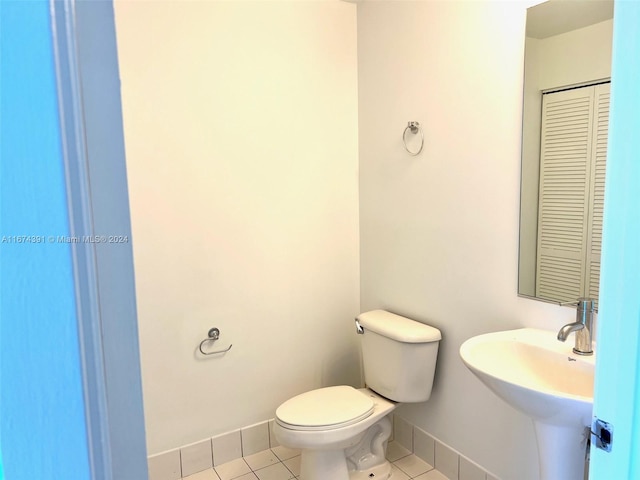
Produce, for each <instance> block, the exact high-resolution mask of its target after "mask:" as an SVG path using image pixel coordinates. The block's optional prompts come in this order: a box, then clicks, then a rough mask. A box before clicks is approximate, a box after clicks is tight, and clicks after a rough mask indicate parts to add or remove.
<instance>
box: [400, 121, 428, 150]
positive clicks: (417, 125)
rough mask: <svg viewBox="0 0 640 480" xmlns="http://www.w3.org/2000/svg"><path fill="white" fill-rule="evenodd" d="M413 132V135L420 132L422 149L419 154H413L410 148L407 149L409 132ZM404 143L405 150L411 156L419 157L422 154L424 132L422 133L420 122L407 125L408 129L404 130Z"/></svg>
mask: <svg viewBox="0 0 640 480" xmlns="http://www.w3.org/2000/svg"><path fill="white" fill-rule="evenodd" d="M409 130H411V133H413V134H414V135H415V134H417V133H418V132H420V137H421V138H420V148H419V149H418V151H417V152H412V151H411V150H409V147H407V131H409ZM402 143H404V149H405V150H406V151H407V152H409V155H412V156H414V157H415V156H416V155H418V154H419V153H420V152H422V148H423V147H424V132H423V131H422V128H421V127H420V123H418V122H409V123H408V124H407V128H405V129H404V132H403V133H402Z"/></svg>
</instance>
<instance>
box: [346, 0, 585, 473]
mask: <svg viewBox="0 0 640 480" xmlns="http://www.w3.org/2000/svg"><path fill="white" fill-rule="evenodd" d="M525 8H526V5H524V4H520V3H517V2H361V3H359V4H358V65H359V69H358V75H359V131H360V212H361V213H360V237H361V309H362V310H367V309H371V308H377V307H381V308H387V309H389V310H392V311H394V312H397V313H400V314H404V315H407V316H409V317H413V318H416V319H419V320H421V321H424V322H427V323H430V324H432V325H434V326H436V327H438V328H440V329H441V330H442V333H443V340H442V343H441V351H440V354H439V359H438V367H437V373H436V381H435V385H434V391H433V395H432V397H431V399H430V400H429V401H428V402H426V403H424V404H416V405H404V406H402V407H400V409H399V413H400V414H401V415H403V416H405V417H406V418H407V419H408V420H409V421H410V422H412V423H414V424H416V425H418V426H419V427H420V428H422V429H424V430H426V431H428V432H429V433H432V434H433V435H435V436H436V437H438V438H439V439H441V440H442V441H444V442H445V443H447V444H449V445H450V446H452V447H453V448H455V449H456V450H458V451H460V452H461V453H462V454H464V455H465V456H467V457H469V458H471V459H472V460H474V461H475V462H477V463H478V464H480V465H481V466H483V467H484V468H486V469H487V470H489V471H492V472H493V473H495V474H496V475H497V476H498V477H500V478H505V479H513V478H517V479H519V480H534V479H537V478H538V466H537V453H536V452H537V450H536V444H535V437H534V431H533V427H532V424H531V422H530V420H529V419H528V418H527V417H526V416H524V415H522V414H520V413H518V412H516V411H515V410H513V409H512V408H511V407H509V406H508V405H507V404H505V403H504V402H502V401H501V400H499V399H498V398H497V397H495V396H494V395H493V394H492V393H491V392H490V391H489V390H488V389H487V388H486V387H485V386H483V385H482V384H480V382H479V381H478V380H477V379H476V378H475V377H473V375H472V374H471V373H469V372H468V371H467V369H466V368H465V367H464V365H463V364H462V362H461V360H460V358H459V354H458V349H459V347H460V345H461V343H462V342H463V341H464V340H466V339H467V338H469V337H471V336H474V335H476V334H479V333H485V332H489V331H495V330H501V329H510V328H518V327H521V326H534V327H540V328H547V329H551V330H555V329H559V328H560V327H561V326H562V325H563V324H564V323H567V322H570V321H573V320H574V318H575V310H572V309H569V308H566V307H558V306H555V305H550V304H545V303H542V302H537V301H532V300H527V299H522V298H518V297H517V294H516V283H517V278H518V272H517V261H518V206H519V181H520V139H521V125H522V123H521V110H522V81H523V75H522V71H523V70H522V69H523V61H524V59H523V55H524V31H525V28H524V27H525ZM408 121H419V122H420V123H421V125H423V127H424V131H425V148H424V151H423V153H422V154H421V155H420V156H418V157H410V156H409V155H408V154H407V153H406V152H405V151H404V149H403V146H402V131H403V129H404V128H405V126H406V124H407V122H408ZM570 341H571V340H570Z"/></svg>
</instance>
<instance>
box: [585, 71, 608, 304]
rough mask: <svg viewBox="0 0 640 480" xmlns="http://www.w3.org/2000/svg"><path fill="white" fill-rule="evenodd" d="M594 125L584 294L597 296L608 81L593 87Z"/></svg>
mask: <svg viewBox="0 0 640 480" xmlns="http://www.w3.org/2000/svg"><path fill="white" fill-rule="evenodd" d="M594 89H595V92H594V117H593V121H594V126H593V145H592V147H591V152H592V155H591V158H592V161H591V164H592V167H591V185H590V188H589V192H590V195H591V201H590V202H589V203H590V205H591V209H590V211H589V229H588V231H587V265H586V266H587V271H586V273H585V282H586V285H585V295H584V296H585V297H590V298H598V295H599V286H600V250H601V247H602V212H603V208H604V176H605V175H604V173H605V167H606V164H607V141H608V139H609V98H610V97H609V92H610V90H611V84H609V83H605V84H602V85H596V86H595V87H594Z"/></svg>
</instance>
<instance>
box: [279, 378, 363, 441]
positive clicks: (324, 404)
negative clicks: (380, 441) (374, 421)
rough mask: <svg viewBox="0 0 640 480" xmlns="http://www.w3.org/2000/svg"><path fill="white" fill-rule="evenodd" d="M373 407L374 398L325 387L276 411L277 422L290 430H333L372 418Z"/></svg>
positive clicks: (295, 398)
mask: <svg viewBox="0 0 640 480" xmlns="http://www.w3.org/2000/svg"><path fill="white" fill-rule="evenodd" d="M374 405H375V404H374V401H373V400H372V398H371V397H369V396H367V395H364V394H363V393H362V392H360V391H358V390H356V389H355V388H353V387H349V386H346V385H341V386H338V387H326V388H320V389H317V390H311V391H310V392H306V393H303V394H301V395H298V396H296V397H293V398H291V399H290V400H287V401H286V402H284V403H283V404H282V405H280V407H278V409H277V410H276V421H277V422H278V423H279V424H280V425H281V426H283V427H284V428H289V429H291V430H334V429H337V428H342V427H346V426H348V425H353V424H354V423H357V422H360V421H361V420H364V419H365V418H367V417H369V416H370V415H371V414H372V413H373V410H374Z"/></svg>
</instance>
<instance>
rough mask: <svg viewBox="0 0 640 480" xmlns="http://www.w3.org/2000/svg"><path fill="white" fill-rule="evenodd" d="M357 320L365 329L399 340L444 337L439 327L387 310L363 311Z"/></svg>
mask: <svg viewBox="0 0 640 480" xmlns="http://www.w3.org/2000/svg"><path fill="white" fill-rule="evenodd" d="M357 320H358V322H360V325H362V326H363V327H364V328H365V329H369V330H371V331H372V332H375V333H377V334H379V335H383V336H385V337H388V338H391V339H393V340H397V341H398V342H404V343H427V342H437V341H439V340H441V339H442V334H441V333H440V330H438V329H437V328H434V327H431V326H429V325H425V324H424V323H420V322H418V321H416V320H411V319H409V318H406V317H402V316H400V315H396V314H395V313H391V312H387V311H386V310H372V311H370V312H365V313H361V314H360V315H358V318H357Z"/></svg>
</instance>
